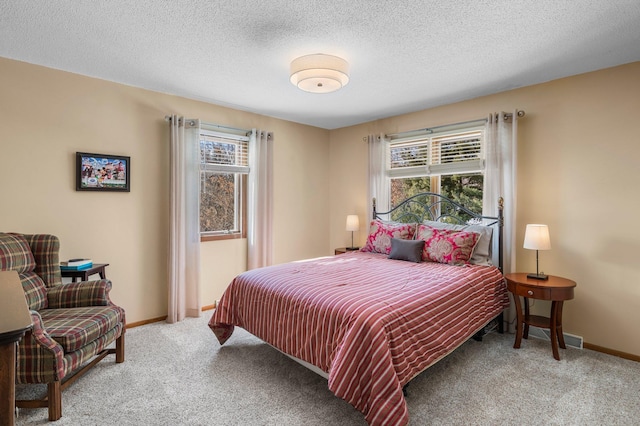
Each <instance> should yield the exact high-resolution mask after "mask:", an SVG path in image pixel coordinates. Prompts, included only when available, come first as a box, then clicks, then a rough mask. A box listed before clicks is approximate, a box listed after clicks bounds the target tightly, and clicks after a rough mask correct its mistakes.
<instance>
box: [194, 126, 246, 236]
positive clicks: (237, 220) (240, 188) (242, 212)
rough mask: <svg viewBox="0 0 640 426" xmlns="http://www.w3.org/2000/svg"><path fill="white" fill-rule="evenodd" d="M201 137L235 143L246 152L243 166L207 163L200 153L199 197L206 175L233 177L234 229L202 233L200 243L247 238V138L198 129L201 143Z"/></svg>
mask: <svg viewBox="0 0 640 426" xmlns="http://www.w3.org/2000/svg"><path fill="white" fill-rule="evenodd" d="M203 137H205V138H210V139H217V140H219V141H221V142H229V143H237V144H238V145H239V146H241V147H242V148H241V149H244V150H245V151H246V152H245V153H244V154H243V157H242V158H244V162H245V163H246V165H245V164H237V159H236V164H228V165H227V164H218V163H213V162H207V161H206V158H205V155H203V154H202V151H200V173H201V178H200V188H199V196H200V197H202V191H203V190H204V185H203V181H204V180H205V179H207V173H213V174H216V173H217V174H223V173H228V174H231V175H233V176H234V179H235V184H234V225H235V226H234V228H236V229H233V230H225V231H202V230H199V233H200V241H201V242H205V241H221V240H232V239H239V238H247V202H248V199H247V194H248V191H247V188H248V176H249V172H250V169H249V166H248V158H249V153H248V150H249V137H248V136H247V135H246V134H236V133H226V132H220V131H211V130H207V129H200V141H199V143H202V142H203V139H204V138H203ZM201 209H202V205H199V208H198V210H199V213H198V214H200V212H201Z"/></svg>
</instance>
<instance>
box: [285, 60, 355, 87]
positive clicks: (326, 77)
mask: <svg viewBox="0 0 640 426" xmlns="http://www.w3.org/2000/svg"><path fill="white" fill-rule="evenodd" d="M290 70H291V77H290V80H291V84H293V85H294V86H296V87H298V88H299V89H301V90H304V91H305V92H312V93H329V92H335V91H336V90H338V89H341V88H342V87H343V86H346V85H347V83H349V64H348V63H347V61H345V60H344V59H342V58H338V57H337V56H332V55H324V54H321V53H318V54H314V55H306V56H301V57H299V58H296V59H294V60H293V61H292V62H291V68H290Z"/></svg>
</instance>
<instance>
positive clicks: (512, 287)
mask: <svg viewBox="0 0 640 426" xmlns="http://www.w3.org/2000/svg"><path fill="white" fill-rule="evenodd" d="M504 277H505V278H506V280H507V288H508V289H509V291H510V292H511V294H512V295H513V301H514V303H515V305H516V316H517V319H516V320H517V324H516V341H515V343H514V344H513V347H514V348H516V349H518V348H519V347H520V343H521V342H522V338H523V337H524V338H525V339H527V338H528V337H529V326H530V325H533V326H535V327H540V328H548V329H549V330H550V331H551V349H552V351H553V357H554V358H555V359H557V360H558V361H559V360H560V353H559V351H558V344H559V345H560V347H561V348H562V349H566V348H567V347H566V345H565V343H564V335H563V334H562V305H563V303H564V301H565V300H570V299H573V289H574V288H575V287H576V283H575V281H571V280H568V279H566V278H561V277H556V276H553V275H549V279H548V280H537V279H533V278H528V277H527V274H526V273H515V274H505V276H504ZM520 296H522V297H523V298H524V313H523V311H522V304H521V303H520ZM528 299H537V300H550V301H551V313H550V316H549V318H547V317H543V316H539V315H530V314H529V301H528Z"/></svg>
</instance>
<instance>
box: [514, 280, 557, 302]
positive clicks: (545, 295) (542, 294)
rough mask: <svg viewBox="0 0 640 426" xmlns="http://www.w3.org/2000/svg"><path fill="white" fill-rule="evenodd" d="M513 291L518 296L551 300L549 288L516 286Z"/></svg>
mask: <svg viewBox="0 0 640 426" xmlns="http://www.w3.org/2000/svg"><path fill="white" fill-rule="evenodd" d="M515 290H516V291H515V293H516V294H517V295H518V296H524V297H530V298H532V299H541V300H551V290H550V289H548V288H541V287H527V286H524V285H522V284H521V285H519V286H516V289H515Z"/></svg>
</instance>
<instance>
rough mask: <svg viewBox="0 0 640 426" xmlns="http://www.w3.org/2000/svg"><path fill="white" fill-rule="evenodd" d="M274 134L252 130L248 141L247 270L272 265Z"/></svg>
mask: <svg viewBox="0 0 640 426" xmlns="http://www.w3.org/2000/svg"><path fill="white" fill-rule="evenodd" d="M272 168H273V133H271V132H265V131H261V130H256V129H253V131H252V132H251V137H250V138H249V194H248V197H247V199H248V200H247V201H248V222H249V223H248V229H247V240H248V248H247V268H248V269H255V268H260V267H263V266H269V265H271V264H272V261H273V259H272V257H273V249H272V246H273V237H272V234H273V170H272Z"/></svg>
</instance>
